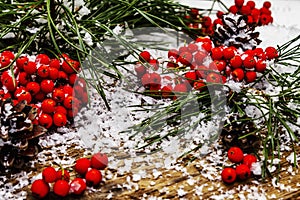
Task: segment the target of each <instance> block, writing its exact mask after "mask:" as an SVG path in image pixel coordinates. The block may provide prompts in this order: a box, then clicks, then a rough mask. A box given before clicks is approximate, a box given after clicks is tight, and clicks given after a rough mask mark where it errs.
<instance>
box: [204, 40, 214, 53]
mask: <svg viewBox="0 0 300 200" xmlns="http://www.w3.org/2000/svg"><path fill="white" fill-rule="evenodd" d="M201 47H202V49H203V50H205V51H206V52H210V51H211V49H212V42H211V41H209V42H203V43H202V45H201Z"/></svg>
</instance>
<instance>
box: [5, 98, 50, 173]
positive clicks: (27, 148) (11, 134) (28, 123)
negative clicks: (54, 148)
mask: <svg viewBox="0 0 300 200" xmlns="http://www.w3.org/2000/svg"><path fill="white" fill-rule="evenodd" d="M36 115H37V108H34V107H31V106H30V105H27V103H26V101H21V102H19V103H18V104H17V105H15V106H14V105H13V102H12V100H11V99H6V100H0V123H1V124H0V125H1V127H0V128H1V132H0V137H1V140H2V141H1V140H0V166H1V168H0V169H4V170H5V169H11V168H20V167H22V165H23V163H24V159H26V158H33V157H35V156H36V155H37V153H38V152H39V148H38V137H39V136H41V135H43V134H44V133H46V131H47V130H46V129H45V128H43V127H41V126H39V125H35V124H33V123H32V122H33V120H34V119H35V117H36Z"/></svg>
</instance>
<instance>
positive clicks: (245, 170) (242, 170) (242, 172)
mask: <svg viewBox="0 0 300 200" xmlns="http://www.w3.org/2000/svg"><path fill="white" fill-rule="evenodd" d="M235 171H236V176H237V177H238V178H239V179H240V180H246V179H247V178H250V176H251V171H250V169H249V167H248V166H247V165H245V164H240V165H238V166H237V167H236V168H235Z"/></svg>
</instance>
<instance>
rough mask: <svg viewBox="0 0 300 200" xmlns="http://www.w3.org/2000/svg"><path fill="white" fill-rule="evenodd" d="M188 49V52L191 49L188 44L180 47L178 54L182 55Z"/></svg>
mask: <svg viewBox="0 0 300 200" xmlns="http://www.w3.org/2000/svg"><path fill="white" fill-rule="evenodd" d="M186 51H187V52H188V51H189V48H188V47H187V46H183V47H180V48H179V54H178V55H180V54H181V53H183V52H186Z"/></svg>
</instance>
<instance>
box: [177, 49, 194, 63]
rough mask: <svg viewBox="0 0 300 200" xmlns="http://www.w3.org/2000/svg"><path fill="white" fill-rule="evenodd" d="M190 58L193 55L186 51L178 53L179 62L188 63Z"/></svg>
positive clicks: (191, 58)
mask: <svg viewBox="0 0 300 200" xmlns="http://www.w3.org/2000/svg"><path fill="white" fill-rule="evenodd" d="M192 60H193V55H192V54H191V53H190V52H188V51H185V52H182V53H181V54H180V55H179V62H181V63H182V64H183V65H190V64H191V62H192Z"/></svg>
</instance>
